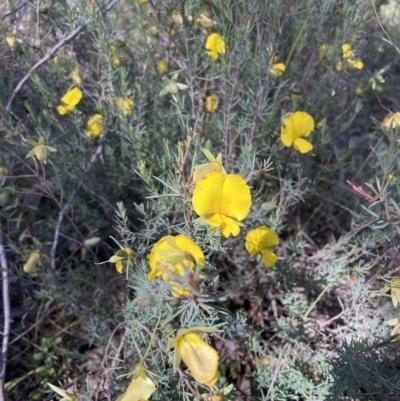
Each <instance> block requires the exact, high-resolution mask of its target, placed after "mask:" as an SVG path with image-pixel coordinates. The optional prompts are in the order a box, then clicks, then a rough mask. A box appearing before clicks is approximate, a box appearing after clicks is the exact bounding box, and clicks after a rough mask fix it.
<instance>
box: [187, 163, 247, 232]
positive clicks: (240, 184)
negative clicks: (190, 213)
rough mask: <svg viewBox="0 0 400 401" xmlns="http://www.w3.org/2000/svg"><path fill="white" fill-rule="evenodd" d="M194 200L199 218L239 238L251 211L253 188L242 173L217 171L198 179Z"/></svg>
mask: <svg viewBox="0 0 400 401" xmlns="http://www.w3.org/2000/svg"><path fill="white" fill-rule="evenodd" d="M192 203H193V209H194V211H195V212H196V213H197V214H198V215H199V216H200V217H201V218H200V219H198V221H201V222H205V223H206V224H208V225H210V226H211V227H216V228H219V229H220V230H221V232H222V234H223V236H224V237H225V238H228V237H229V236H230V235H231V234H232V235H233V236H234V237H236V236H237V235H239V232H240V227H239V225H240V223H239V222H240V221H242V220H243V219H244V218H245V217H246V216H247V215H248V213H249V211H250V206H251V194H250V188H249V186H248V185H247V183H246V181H245V180H244V179H243V178H242V177H240V176H239V175H236V174H227V175H224V174H223V173H220V172H214V171H213V172H211V173H208V174H207V175H206V176H205V177H204V178H203V179H201V180H200V181H198V182H197V184H196V187H195V189H194V192H193V198H192Z"/></svg>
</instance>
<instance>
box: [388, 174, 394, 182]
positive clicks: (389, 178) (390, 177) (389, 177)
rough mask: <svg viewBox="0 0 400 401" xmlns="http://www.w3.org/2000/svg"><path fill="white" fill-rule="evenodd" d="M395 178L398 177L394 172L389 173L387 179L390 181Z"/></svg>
mask: <svg viewBox="0 0 400 401" xmlns="http://www.w3.org/2000/svg"><path fill="white" fill-rule="evenodd" d="M395 178H396V177H395V176H394V175H393V174H389V175H388V176H387V180H388V181H393V180H394V179H395Z"/></svg>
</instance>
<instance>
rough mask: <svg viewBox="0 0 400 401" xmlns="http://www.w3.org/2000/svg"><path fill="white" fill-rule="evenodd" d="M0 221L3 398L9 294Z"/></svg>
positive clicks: (1, 392) (0, 373)
mask: <svg viewBox="0 0 400 401" xmlns="http://www.w3.org/2000/svg"><path fill="white" fill-rule="evenodd" d="M2 228H3V227H2V224H1V222H0V267H1V275H2V289H3V311H4V326H3V341H2V344H1V354H0V400H1V401H2V400H5V398H4V382H5V379H6V365H7V351H8V341H9V337H10V296H9V291H8V267H7V258H6V251H5V249H4V243H3V231H2Z"/></svg>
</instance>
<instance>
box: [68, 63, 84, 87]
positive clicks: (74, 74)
mask: <svg viewBox="0 0 400 401" xmlns="http://www.w3.org/2000/svg"><path fill="white" fill-rule="evenodd" d="M69 77H70V78H71V79H72V80H73V81H75V82H76V83H77V84H78V85H80V84H81V83H82V78H81V76H80V75H79V67H75V68H74V69H73V70H72V71H71V74H69Z"/></svg>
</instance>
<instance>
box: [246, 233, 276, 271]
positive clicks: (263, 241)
mask: <svg viewBox="0 0 400 401" xmlns="http://www.w3.org/2000/svg"><path fill="white" fill-rule="evenodd" d="M278 243H279V238H278V235H277V233H276V232H275V231H274V230H272V229H271V228H268V227H266V226H260V227H258V228H256V229H255V230H251V231H249V232H248V233H247V235H246V243H245V246H246V249H247V252H249V254H250V255H251V256H254V255H257V253H261V255H262V257H263V260H264V266H265V267H272V266H273V265H274V264H275V263H276V262H277V261H278V257H277V256H276V255H275V253H273V252H271V251H270V250H269V249H267V248H271V247H272V246H275V245H278Z"/></svg>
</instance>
